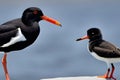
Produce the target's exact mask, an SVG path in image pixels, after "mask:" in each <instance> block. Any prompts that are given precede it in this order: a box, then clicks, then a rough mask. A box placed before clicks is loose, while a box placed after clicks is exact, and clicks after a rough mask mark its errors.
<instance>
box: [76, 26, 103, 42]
mask: <svg viewBox="0 0 120 80" xmlns="http://www.w3.org/2000/svg"><path fill="white" fill-rule="evenodd" d="M84 39H89V40H90V41H94V40H98V39H99V40H102V34H101V31H100V29H98V28H90V29H88V31H87V35H86V36H84V37H82V38H79V39H77V41H79V40H84Z"/></svg>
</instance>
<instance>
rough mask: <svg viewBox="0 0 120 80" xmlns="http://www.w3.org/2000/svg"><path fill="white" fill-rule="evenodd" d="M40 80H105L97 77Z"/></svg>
mask: <svg viewBox="0 0 120 80" xmlns="http://www.w3.org/2000/svg"><path fill="white" fill-rule="evenodd" d="M41 80H106V79H104V78H98V77H97V76H80V77H59V78H49V79H41Z"/></svg>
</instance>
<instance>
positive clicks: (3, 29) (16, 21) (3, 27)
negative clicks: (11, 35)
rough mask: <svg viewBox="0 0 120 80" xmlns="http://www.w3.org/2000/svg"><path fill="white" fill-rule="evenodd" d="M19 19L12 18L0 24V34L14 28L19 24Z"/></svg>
mask: <svg viewBox="0 0 120 80" xmlns="http://www.w3.org/2000/svg"><path fill="white" fill-rule="evenodd" d="M21 23H22V22H21V19H19V18H18V19H14V20H11V21H8V22H6V23H3V24H1V25H0V34H2V33H6V32H9V31H12V30H16V29H17V28H19V27H20V26H21Z"/></svg>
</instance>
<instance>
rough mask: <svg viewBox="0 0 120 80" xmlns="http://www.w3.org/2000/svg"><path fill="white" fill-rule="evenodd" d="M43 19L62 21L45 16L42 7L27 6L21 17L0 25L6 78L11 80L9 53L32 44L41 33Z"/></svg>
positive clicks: (0, 42)
mask: <svg viewBox="0 0 120 80" xmlns="http://www.w3.org/2000/svg"><path fill="white" fill-rule="evenodd" d="M41 20H46V21H48V22H51V23H53V24H56V25H58V26H61V24H60V22H58V21H57V20H54V19H52V18H50V17H47V16H45V15H44V14H43V12H42V11H41V9H39V8H37V7H30V8H27V9H26V10H25V11H24V12H23V14H22V17H21V18H18V19H14V20H11V21H8V22H6V23H4V24H2V25H0V51H3V52H4V53H5V54H4V56H3V58H2V64H3V68H4V72H5V77H6V80H10V77H9V74H8V70H7V60H6V58H7V53H8V52H10V51H17V50H21V49H24V48H26V47H28V46H30V45H31V44H32V43H33V42H34V41H35V40H36V38H37V37H38V35H39V33H40V27H39V24H38V22H39V21H41Z"/></svg>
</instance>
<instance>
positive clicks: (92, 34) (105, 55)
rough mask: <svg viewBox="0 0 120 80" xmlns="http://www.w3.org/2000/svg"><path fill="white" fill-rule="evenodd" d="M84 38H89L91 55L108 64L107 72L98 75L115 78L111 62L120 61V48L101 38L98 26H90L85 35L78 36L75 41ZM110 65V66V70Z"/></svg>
mask: <svg viewBox="0 0 120 80" xmlns="http://www.w3.org/2000/svg"><path fill="white" fill-rule="evenodd" d="M84 39H89V51H90V52H91V55H92V56H94V57H95V58H96V59H98V60H101V61H104V62H106V63H107V65H108V70H107V73H106V74H104V75H103V76H98V77H101V78H106V79H114V80H116V78H114V77H113V73H114V70H115V67H114V65H113V63H115V62H119V61H120V49H119V48H117V47H116V46H115V45H113V44H111V43H110V42H108V41H105V40H103V38H102V33H101V31H100V29H98V28H90V29H89V30H88V31H87V35H86V36H84V37H82V38H79V39H77V40H76V41H80V40H84ZM110 65H111V66H112V70H111V72H110Z"/></svg>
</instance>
